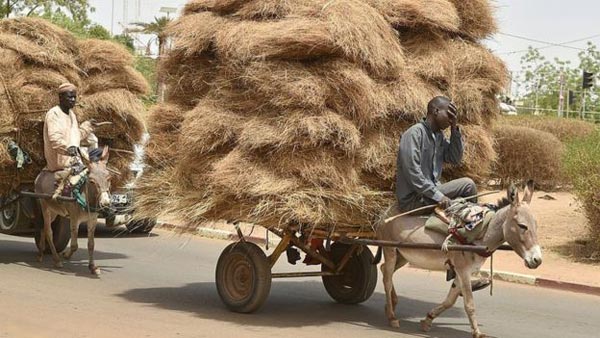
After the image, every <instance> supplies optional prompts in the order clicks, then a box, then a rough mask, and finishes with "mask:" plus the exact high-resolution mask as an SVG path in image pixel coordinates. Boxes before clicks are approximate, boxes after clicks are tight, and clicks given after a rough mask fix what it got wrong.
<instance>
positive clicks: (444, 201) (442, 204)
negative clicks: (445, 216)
mask: <svg viewBox="0 0 600 338" xmlns="http://www.w3.org/2000/svg"><path fill="white" fill-rule="evenodd" d="M450 203H452V200H451V199H449V198H448V197H447V196H444V197H442V199H441V200H440V201H439V202H438V205H439V206H440V208H442V209H444V210H445V209H447V208H448V207H449V206H450Z"/></svg>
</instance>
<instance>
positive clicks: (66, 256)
mask: <svg viewBox="0 0 600 338" xmlns="http://www.w3.org/2000/svg"><path fill="white" fill-rule="evenodd" d="M62 256H63V258H64V259H66V260H70V259H71V255H69V254H68V253H66V252H65V253H63V254H62Z"/></svg>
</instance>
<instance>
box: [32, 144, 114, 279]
mask: <svg viewBox="0 0 600 338" xmlns="http://www.w3.org/2000/svg"><path fill="white" fill-rule="evenodd" d="M108 151H109V149H108V147H104V150H103V151H102V156H101V157H100V159H99V160H97V161H91V162H88V163H87V167H88V169H89V174H88V179H87V182H86V183H85V184H83V186H82V189H81V192H82V193H83V195H84V196H85V198H86V201H87V205H88V207H87V208H85V210H84V209H82V208H81V207H80V206H79V205H78V204H77V202H58V201H55V200H51V199H42V200H41V202H40V203H41V208H42V216H43V218H44V230H43V233H42V236H41V238H40V246H39V253H38V260H39V261H40V262H42V260H43V257H44V250H45V248H46V240H47V241H48V245H49V247H50V251H52V258H53V259H54V264H55V266H56V267H59V268H61V267H62V266H63V265H62V261H61V258H60V257H59V255H58V253H57V252H56V248H55V246H54V242H53V241H52V227H51V224H52V222H53V221H54V220H55V219H56V217H57V216H62V217H68V218H69V221H70V226H71V247H70V249H67V250H65V252H64V253H63V257H64V258H65V259H70V258H71V256H72V255H73V253H74V252H75V251H76V250H77V248H78V246H77V233H78V230H79V225H80V224H81V223H82V222H87V233H88V254H89V265H88V267H89V269H90V272H91V273H92V274H94V275H98V274H100V269H99V268H98V267H96V264H95V263H94V232H95V231H96V224H97V222H98V212H97V210H98V209H100V208H105V207H108V206H109V205H110V191H109V190H110V172H109V171H108V168H107V163H108V156H109V155H108ZM55 184H56V180H55V176H54V173H52V172H49V171H42V172H41V173H40V174H39V175H38V176H37V178H36V179H35V192H36V193H43V194H50V195H52V194H53V193H54V191H55V190H56V185H55Z"/></svg>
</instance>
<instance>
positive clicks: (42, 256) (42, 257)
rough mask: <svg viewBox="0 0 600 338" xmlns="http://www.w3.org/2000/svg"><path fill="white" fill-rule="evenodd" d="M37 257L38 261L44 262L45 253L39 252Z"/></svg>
mask: <svg viewBox="0 0 600 338" xmlns="http://www.w3.org/2000/svg"><path fill="white" fill-rule="evenodd" d="M35 257H36V258H37V261H38V262H40V263H42V262H43V261H44V254H37V255H35Z"/></svg>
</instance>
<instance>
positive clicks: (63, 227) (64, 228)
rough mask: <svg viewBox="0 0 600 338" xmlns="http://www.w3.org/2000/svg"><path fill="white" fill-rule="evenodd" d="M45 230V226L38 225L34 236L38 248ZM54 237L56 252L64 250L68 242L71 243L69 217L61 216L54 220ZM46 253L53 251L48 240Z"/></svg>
mask: <svg viewBox="0 0 600 338" xmlns="http://www.w3.org/2000/svg"><path fill="white" fill-rule="evenodd" d="M43 231H44V229H43V226H42V228H40V227H38V226H36V228H35V234H34V237H35V245H36V246H37V247H38V249H39V248H40V238H41V236H42V232H43ZM52 238H53V241H54V247H55V248H56V252H63V251H64V250H65V248H66V247H67V244H69V240H71V224H70V221H69V219H68V218H66V217H61V216H58V217H56V219H55V220H54V222H52ZM44 253H47V254H49V253H51V251H50V248H49V247H48V243H47V242H46V250H44Z"/></svg>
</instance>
